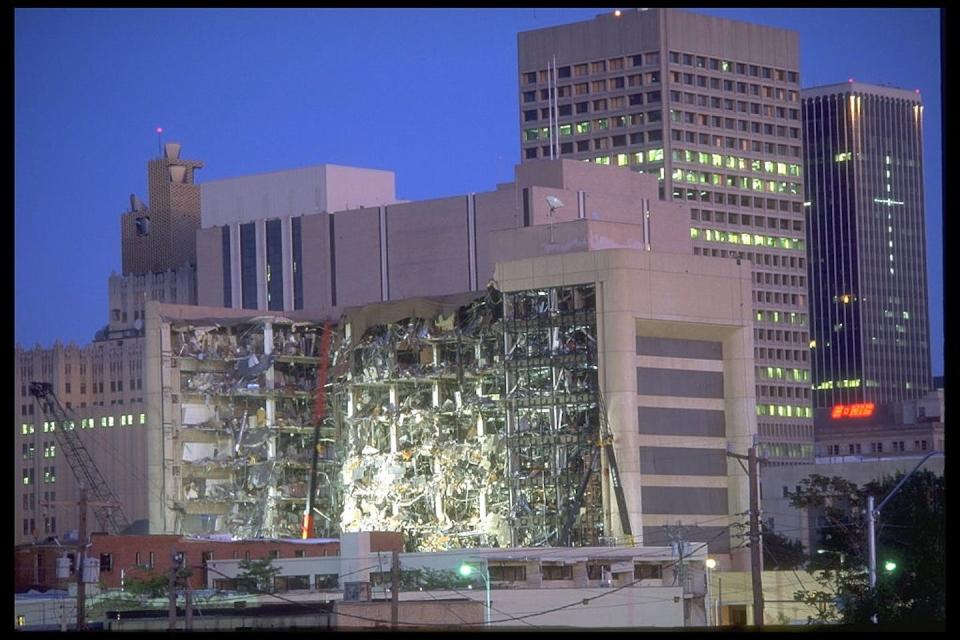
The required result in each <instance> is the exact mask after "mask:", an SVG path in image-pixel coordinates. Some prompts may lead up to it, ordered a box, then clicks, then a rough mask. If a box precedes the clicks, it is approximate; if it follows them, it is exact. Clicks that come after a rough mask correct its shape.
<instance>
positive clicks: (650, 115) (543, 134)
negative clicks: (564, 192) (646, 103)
mask: <svg viewBox="0 0 960 640" xmlns="http://www.w3.org/2000/svg"><path fill="white" fill-rule="evenodd" d="M660 120H661V115H660V111H647V112H637V113H630V114H627V115H623V116H612V117H609V118H597V119H595V120H577V121H576V122H568V123H565V124H561V125H559V126H558V127H557V129H556V131H557V135H558V136H559V137H560V138H565V137H567V136H582V135H587V134H589V133H591V132H598V131H608V130H609V129H611V128H613V129H622V128H624V127H639V126H642V125H644V124H649V123H653V122H660ZM658 131H659V132H660V135H663V132H662V131H660V130H659V129H658ZM549 139H550V128H549V127H535V128H532V129H524V130H523V141H524V142H534V141H536V140H549Z"/></svg>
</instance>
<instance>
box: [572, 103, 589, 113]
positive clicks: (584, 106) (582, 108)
mask: <svg viewBox="0 0 960 640" xmlns="http://www.w3.org/2000/svg"><path fill="white" fill-rule="evenodd" d="M574 106H575V107H576V110H577V113H587V112H588V111H590V103H589V102H578V103H577V104H576V105H574Z"/></svg>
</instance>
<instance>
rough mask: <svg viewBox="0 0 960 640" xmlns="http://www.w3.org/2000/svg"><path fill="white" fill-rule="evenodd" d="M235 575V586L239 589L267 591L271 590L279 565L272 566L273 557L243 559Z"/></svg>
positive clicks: (257, 591) (278, 571)
mask: <svg viewBox="0 0 960 640" xmlns="http://www.w3.org/2000/svg"><path fill="white" fill-rule="evenodd" d="M240 571H241V572H240V573H239V574H238V575H237V587H238V589H239V590H240V591H251V592H254V593H267V592H269V591H272V590H273V583H274V580H275V579H276V577H277V574H279V573H280V567H275V566H273V558H262V559H260V560H243V561H242V562H240Z"/></svg>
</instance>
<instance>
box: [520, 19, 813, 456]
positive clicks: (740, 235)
mask: <svg viewBox="0 0 960 640" xmlns="http://www.w3.org/2000/svg"><path fill="white" fill-rule="evenodd" d="M518 48H519V55H518V59H519V92H520V131H521V143H520V148H521V158H522V161H523V162H532V161H536V160H538V159H541V158H549V157H551V154H552V155H553V156H557V155H559V157H561V158H574V159H581V160H585V161H588V162H592V163H597V164H602V165H617V166H623V167H629V168H630V169H632V170H635V171H641V172H644V173H653V174H655V175H657V176H658V178H659V180H660V192H661V195H663V196H664V197H666V198H667V199H670V198H672V199H673V200H682V201H684V202H685V203H686V204H687V205H688V206H689V207H690V216H691V220H690V233H691V235H692V237H693V247H694V248H693V251H694V253H695V254H697V255H705V256H719V257H736V258H740V259H743V260H749V261H750V262H751V264H752V268H753V291H752V296H751V297H752V302H753V314H754V320H755V323H754V338H755V340H754V345H755V360H756V363H755V384H756V399H757V405H756V413H757V417H758V422H759V425H758V426H759V431H760V436H759V437H760V442H761V449H762V452H763V454H764V455H765V456H766V457H767V458H768V459H770V460H771V461H772V462H774V463H790V462H802V461H807V460H810V459H811V457H812V455H813V446H812V445H813V425H812V409H811V403H810V393H811V391H810V371H809V369H810V363H809V334H808V323H807V282H806V280H807V271H806V247H805V245H806V240H805V238H804V217H803V216H804V214H803V180H804V179H803V175H802V171H801V163H802V152H801V136H800V129H801V120H800V95H799V94H800V84H799V82H800V80H799V73H798V68H799V42H798V36H797V33H796V32H793V31H789V30H784V29H775V28H770V27H764V26H759V25H754V24H748V23H744V22H735V21H731V20H725V19H720V18H713V17H707V16H701V15H697V14H694V13H689V12H685V11H679V10H675V9H649V10H647V9H639V10H632V11H622V12H619V15H617V14H606V15H600V16H598V17H596V18H595V19H593V20H590V21H585V22H578V23H573V24H567V25H562V26H558V27H551V28H546V29H538V30H535V31H528V32H524V33H521V34H519V38H518ZM586 209H587V211H588V213H589V211H590V210H591V203H590V201H589V198H588V199H587V203H586ZM682 293H683V292H677V295H682Z"/></svg>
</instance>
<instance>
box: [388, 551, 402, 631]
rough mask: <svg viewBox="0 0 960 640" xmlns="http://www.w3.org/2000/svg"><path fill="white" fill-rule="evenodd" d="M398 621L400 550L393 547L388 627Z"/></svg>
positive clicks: (396, 623)
mask: <svg viewBox="0 0 960 640" xmlns="http://www.w3.org/2000/svg"><path fill="white" fill-rule="evenodd" d="M399 623H400V550H399V549H394V550H393V553H392V559H391V565H390V628H391V629H394V630H396V629H397V627H398V626H399Z"/></svg>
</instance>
